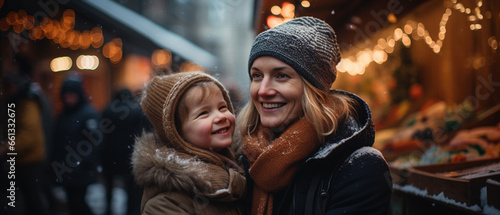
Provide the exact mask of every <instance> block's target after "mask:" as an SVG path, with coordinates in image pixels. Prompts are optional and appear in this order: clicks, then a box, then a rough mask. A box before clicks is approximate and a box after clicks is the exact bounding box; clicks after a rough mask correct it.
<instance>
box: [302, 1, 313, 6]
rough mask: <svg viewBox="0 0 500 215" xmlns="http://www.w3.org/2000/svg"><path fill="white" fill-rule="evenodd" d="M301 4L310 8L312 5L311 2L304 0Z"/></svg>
mask: <svg viewBox="0 0 500 215" xmlns="http://www.w3.org/2000/svg"><path fill="white" fill-rule="evenodd" d="M300 5H302V7H305V8H308V7H311V2H309V1H302V2H300Z"/></svg>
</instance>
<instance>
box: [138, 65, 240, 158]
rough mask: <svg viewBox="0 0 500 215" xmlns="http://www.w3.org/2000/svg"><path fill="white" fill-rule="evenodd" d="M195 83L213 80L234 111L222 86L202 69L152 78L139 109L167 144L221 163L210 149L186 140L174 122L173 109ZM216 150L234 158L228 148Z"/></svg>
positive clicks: (230, 109) (229, 107)
mask: <svg viewBox="0 0 500 215" xmlns="http://www.w3.org/2000/svg"><path fill="white" fill-rule="evenodd" d="M198 82H213V83H215V84H216V85H217V86H218V87H219V88H220V90H221V92H222V96H223V97H224V100H226V103H227V106H228V109H229V111H231V113H233V114H234V111H233V106H232V104H231V100H230V99H229V95H228V93H227V91H226V89H225V88H224V86H223V85H222V84H221V83H220V82H219V81H217V80H216V79H215V78H213V77H212V76H210V75H207V74H205V73H202V72H181V73H175V74H172V75H164V76H156V77H154V78H153V79H151V81H150V82H149V84H148V85H147V86H146V89H145V95H144V98H143V100H142V102H141V106H142V110H143V111H144V113H145V114H146V116H147V117H148V119H149V121H150V122H151V123H152V124H153V127H154V130H155V132H156V133H157V134H158V135H159V136H160V138H161V139H162V140H163V141H164V142H166V143H167V144H168V145H169V146H171V147H173V148H175V149H177V150H181V151H184V152H187V153H189V154H193V155H195V156H198V157H199V158H201V159H202V160H205V161H208V162H211V163H215V164H219V165H224V164H223V163H222V162H221V160H220V159H219V158H217V157H216V156H215V155H213V154H212V153H211V152H209V151H207V150H205V149H201V148H198V147H196V146H194V145H192V144H190V143H188V142H186V141H185V140H184V139H183V138H182V137H181V135H180V133H179V131H177V127H176V125H175V111H176V109H177V106H178V104H179V101H180V99H181V98H182V96H183V95H184V93H185V92H186V91H187V89H188V88H189V87H190V86H192V85H193V84H195V83H198ZM219 153H221V154H222V155H224V156H226V157H229V158H230V159H233V158H234V157H233V155H232V153H231V152H230V151H229V149H223V150H222V151H220V152H219Z"/></svg>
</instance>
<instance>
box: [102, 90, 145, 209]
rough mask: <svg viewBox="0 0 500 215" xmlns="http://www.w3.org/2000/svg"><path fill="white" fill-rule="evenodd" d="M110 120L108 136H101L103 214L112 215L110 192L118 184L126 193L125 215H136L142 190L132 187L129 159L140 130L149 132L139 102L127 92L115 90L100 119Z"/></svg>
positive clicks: (133, 185)
mask: <svg viewBox="0 0 500 215" xmlns="http://www.w3.org/2000/svg"><path fill="white" fill-rule="evenodd" d="M101 118H102V120H110V121H111V128H112V130H111V131H110V132H105V133H104V141H103V151H102V167H103V176H104V184H105V187H106V203H107V210H106V214H112V212H115V211H113V209H112V202H113V201H112V200H113V197H114V195H113V189H114V188H115V187H119V185H117V184H116V183H115V182H121V183H122V186H123V188H124V189H125V191H126V193H127V204H126V205H127V214H139V213H140V204H141V197H142V189H141V188H140V187H138V186H137V185H136V184H135V183H134V178H133V175H132V168H131V165H130V162H131V161H130V156H131V154H132V151H133V145H134V140H135V137H136V136H138V135H140V134H141V132H142V130H143V129H150V128H151V126H150V124H149V121H148V119H147V118H146V115H144V113H143V112H142V109H141V106H140V104H139V102H138V101H137V100H136V98H135V97H134V95H133V94H132V92H131V91H130V90H129V89H127V88H122V89H120V90H118V91H117V92H116V93H115V95H114V96H113V98H112V100H111V102H110V104H109V105H108V106H107V107H106V109H105V110H104V111H103V113H102V115H101Z"/></svg>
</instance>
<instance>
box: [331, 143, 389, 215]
mask: <svg viewBox="0 0 500 215" xmlns="http://www.w3.org/2000/svg"><path fill="white" fill-rule="evenodd" d="M391 193H392V179H391V175H390V172H389V168H388V166H387V162H386V161H385V160H384V159H383V157H382V155H381V154H380V152H378V151H377V150H376V149H373V148H371V147H364V148H362V149H360V150H358V151H356V152H354V153H353V154H352V155H351V156H350V157H349V158H348V159H347V160H346V161H345V163H344V164H343V165H342V166H341V167H340V169H339V170H338V173H337V176H336V178H335V182H334V185H333V189H332V190H331V191H330V198H329V201H328V203H327V205H326V214H330V215H333V214H384V215H385V214H387V212H388V209H389V203H390V198H391Z"/></svg>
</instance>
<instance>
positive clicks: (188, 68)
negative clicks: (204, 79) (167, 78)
mask: <svg viewBox="0 0 500 215" xmlns="http://www.w3.org/2000/svg"><path fill="white" fill-rule="evenodd" d="M180 71H181V72H205V68H203V67H202V66H200V65H198V64H195V63H193V62H189V61H186V62H184V63H182V64H181V66H180Z"/></svg>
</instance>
